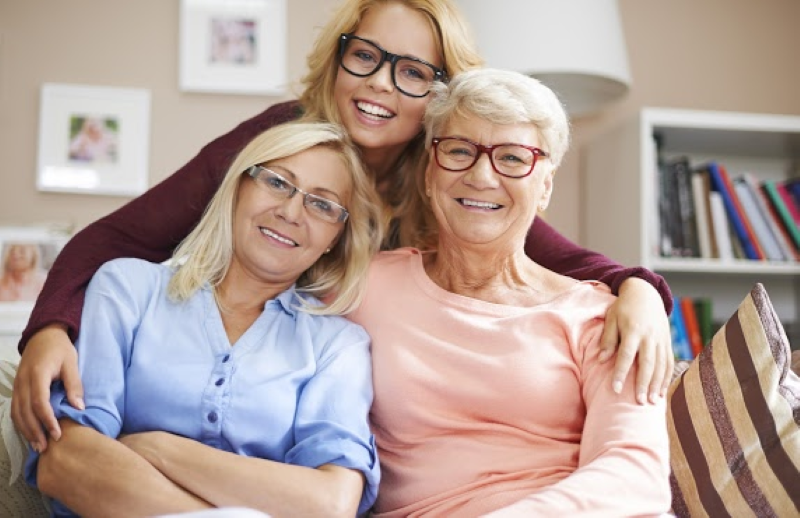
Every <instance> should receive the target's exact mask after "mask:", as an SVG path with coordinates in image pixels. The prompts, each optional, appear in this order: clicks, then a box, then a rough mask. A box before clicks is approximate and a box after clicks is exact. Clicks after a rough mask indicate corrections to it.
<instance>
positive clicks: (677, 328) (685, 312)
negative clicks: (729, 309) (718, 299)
mask: <svg viewBox="0 0 800 518" xmlns="http://www.w3.org/2000/svg"><path fill="white" fill-rule="evenodd" d="M674 302H675V303H674V305H673V308H672V313H671V314H670V316H669V324H670V329H671V331H672V351H673V353H675V359H676V360H693V359H694V358H695V357H697V355H698V354H700V351H702V350H703V347H705V346H706V345H708V343H709V342H711V338H712V337H713V336H714V333H716V331H717V329H716V326H715V324H714V321H713V316H712V315H713V312H712V309H713V303H712V301H711V299H710V298H707V297H696V298H692V297H676V298H675V301H674Z"/></svg>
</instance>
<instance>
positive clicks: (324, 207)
mask: <svg viewBox="0 0 800 518" xmlns="http://www.w3.org/2000/svg"><path fill="white" fill-rule="evenodd" d="M311 206H312V207H313V208H314V209H316V210H318V211H319V212H326V213H330V212H333V210H334V209H333V203H332V202H330V201H328V200H325V199H323V198H312V199H311Z"/></svg>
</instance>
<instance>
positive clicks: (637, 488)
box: [351, 249, 670, 518]
mask: <svg viewBox="0 0 800 518" xmlns="http://www.w3.org/2000/svg"><path fill="white" fill-rule="evenodd" d="M614 300H615V297H614V296H613V295H611V294H610V293H609V290H608V288H607V287H606V286H605V285H603V284H600V283H596V282H581V283H577V282H576V284H575V285H574V287H573V288H571V289H570V290H568V291H566V292H564V293H563V294H561V295H560V296H558V297H556V298H555V299H553V300H551V301H550V302H548V303H545V304H541V305H539V306H535V307H514V306H505V305H500V304H493V303H488V302H484V301H480V300H476V299H472V298H468V297H464V296H461V295H456V294H453V293H450V292H447V291H445V290H443V289H441V288H440V287H439V286H438V285H436V284H435V283H434V282H433V281H432V280H431V279H430V278H429V277H428V276H427V274H426V273H425V270H424V267H423V264H422V257H421V253H420V252H418V251H417V250H413V249H401V250H395V251H393V252H384V253H381V254H380V255H379V257H378V258H377V259H376V260H375V261H374V262H373V264H372V266H371V268H370V272H369V284H368V290H367V295H366V299H365V300H364V303H363V304H362V305H361V307H360V308H359V310H358V311H357V312H355V313H354V314H353V315H351V318H352V319H353V320H354V321H356V322H358V323H359V324H361V325H363V326H364V327H365V328H366V329H367V331H368V332H369V333H370V335H371V336H372V356H373V383H374V388H375V399H374V403H373V406H372V411H371V418H372V424H373V431H374V433H375V435H376V440H377V445H378V452H379V459H380V462H381V467H382V470H383V479H382V481H381V485H380V490H379V493H378V501H377V503H376V506H375V508H374V511H375V513H376V514H375V516H379V517H400V516H443V517H444V516H447V517H453V516H457V517H459V518H460V517H470V516H480V515H484V514H486V513H489V512H492V511H497V513H496V516H525V517H531V516H564V517H566V516H569V517H575V516H615V517H618V516H634V515H635V516H644V515H658V514H661V513H663V512H666V511H667V510H668V509H669V506H670V489H669V481H668V476H669V463H668V452H669V448H668V443H667V428H666V423H665V405H664V402H663V401H661V402H660V403H659V404H657V405H647V406H640V405H638V404H636V403H635V399H634V385H633V380H634V376H632V375H629V376H628V379H627V381H626V384H625V387H624V389H623V394H622V395H616V394H614V393H613V391H612V390H611V373H612V367H613V363H614V362H613V361H610V362H607V363H605V364H601V363H599V362H598V361H597V359H596V358H597V353H598V342H599V338H600V334H601V332H602V326H603V323H604V315H605V312H606V310H607V309H608V307H609V305H610V304H611V303H612V302H613V301H614ZM634 374H635V373H634ZM492 516H495V514H493V515H492Z"/></svg>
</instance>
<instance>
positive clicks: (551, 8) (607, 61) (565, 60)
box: [458, 0, 631, 117]
mask: <svg viewBox="0 0 800 518" xmlns="http://www.w3.org/2000/svg"><path fill="white" fill-rule="evenodd" d="M458 4H459V6H460V7H461V10H462V12H463V13H464V15H465V16H466V17H467V20H468V21H469V23H470V25H471V27H472V31H473V33H474V35H475V38H476V40H477V43H478V48H479V50H480V52H481V54H482V55H483V58H484V59H485V61H486V65H487V66H489V67H493V68H504V69H510V70H516V71H518V72H522V73H524V74H527V75H530V76H533V77H535V78H537V79H539V80H540V81H542V82H543V83H545V84H546V85H547V86H549V87H550V88H552V89H553V90H554V91H555V92H556V93H557V94H558V96H559V98H560V99H561V100H562V102H563V103H564V105H565V106H566V109H567V111H568V112H569V114H570V115H571V116H573V117H575V116H580V115H586V114H590V113H592V112H595V111H597V110H599V109H601V108H602V107H603V106H604V105H606V104H607V103H609V102H612V101H614V100H617V99H619V98H621V97H622V96H623V95H625V94H626V93H627V91H628V88H629V86H630V82H631V76H630V70H629V68H628V56H627V52H626V50H625V37H624V34H623V33H622V23H621V20H620V16H619V6H618V5H617V1H616V0H494V1H492V2H489V1H487V0H458Z"/></svg>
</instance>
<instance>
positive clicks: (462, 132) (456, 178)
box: [425, 115, 553, 247]
mask: <svg viewBox="0 0 800 518" xmlns="http://www.w3.org/2000/svg"><path fill="white" fill-rule="evenodd" d="M436 136H437V137H445V136H447V137H462V138H466V139H469V140H471V141H473V142H477V143H479V144H483V145H492V144H501V143H516V144H524V145H527V146H533V147H542V146H543V143H542V141H541V138H540V135H539V131H538V130H537V128H536V127H535V126H534V125H533V124H502V125H501V124H494V123H491V122H488V121H486V120H484V119H481V118H479V117H476V116H473V115H468V116H461V115H456V116H454V117H453V118H452V119H451V120H450V121H449V122H448V123H447V124H446V125H445V126H444V128H443V129H442V132H441V134H440V135H436ZM433 152H434V151H433V148H431V153H433ZM425 183H426V188H427V192H428V196H429V197H430V201H431V207H432V208H433V212H434V214H435V215H436V220H437V221H438V223H439V234H440V236H441V238H444V239H455V240H456V241H460V242H463V243H472V244H489V243H491V244H492V245H493V246H505V247H507V246H512V247H524V245H525V236H526V235H527V233H528V229H529V228H530V226H531V224H532V223H533V220H534V218H535V217H536V213H537V212H538V211H542V210H544V209H545V208H546V207H547V204H548V203H549V201H550V194H551V192H552V189H553V168H552V167H551V165H550V161H549V160H547V159H546V158H540V159H539V160H537V162H536V166H535V168H534V169H533V172H532V173H531V174H530V175H528V176H526V177H524V178H508V177H505V176H501V175H500V174H498V173H497V172H495V170H494V169H493V168H492V164H491V162H490V161H489V156H488V155H486V154H485V153H484V154H481V155H480V157H479V159H478V161H477V162H476V163H475V165H473V166H472V167H471V168H470V169H467V170H466V171H459V172H453V171H447V170H445V169H442V168H441V167H439V165H438V164H437V163H436V160H435V159H434V157H433V155H431V157H430V160H429V161H428V169H427V171H426V175H425Z"/></svg>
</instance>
